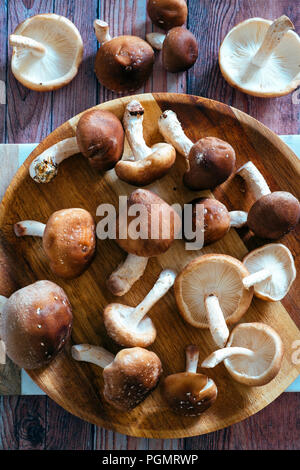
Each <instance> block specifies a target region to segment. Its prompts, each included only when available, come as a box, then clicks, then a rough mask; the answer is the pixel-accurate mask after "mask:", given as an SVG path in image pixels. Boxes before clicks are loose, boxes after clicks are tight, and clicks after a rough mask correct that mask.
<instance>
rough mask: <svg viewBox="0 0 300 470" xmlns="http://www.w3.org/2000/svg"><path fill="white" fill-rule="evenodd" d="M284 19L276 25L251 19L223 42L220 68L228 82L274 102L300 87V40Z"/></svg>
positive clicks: (220, 53)
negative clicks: (275, 99)
mask: <svg viewBox="0 0 300 470" xmlns="http://www.w3.org/2000/svg"><path fill="white" fill-rule="evenodd" d="M292 29H294V25H293V23H292V22H291V20H290V19H289V18H288V17H287V16H285V15H283V16H281V17H280V18H277V20H275V21H273V22H272V21H269V20H265V19H263V18H249V19H248V20H245V21H242V22H241V23H239V24H238V25H236V26H235V27H234V28H233V29H232V30H231V31H229V33H228V34H227V36H226V37H225V39H224V40H223V42H222V44H221V47H220V51H219V65H220V69H221V72H222V75H223V77H224V78H225V80H227V82H228V83H229V84H230V85H231V86H233V87H235V88H237V89H238V90H240V91H243V92H244V93H248V94H249V95H254V96H259V97H263V98H265V97H266V98H271V97H276V96H282V95H286V94H288V93H291V92H292V91H293V90H295V89H296V88H297V87H298V86H299V84H300V74H299V64H300V38H299V36H298V35H297V34H296V33H295V32H294V31H292Z"/></svg>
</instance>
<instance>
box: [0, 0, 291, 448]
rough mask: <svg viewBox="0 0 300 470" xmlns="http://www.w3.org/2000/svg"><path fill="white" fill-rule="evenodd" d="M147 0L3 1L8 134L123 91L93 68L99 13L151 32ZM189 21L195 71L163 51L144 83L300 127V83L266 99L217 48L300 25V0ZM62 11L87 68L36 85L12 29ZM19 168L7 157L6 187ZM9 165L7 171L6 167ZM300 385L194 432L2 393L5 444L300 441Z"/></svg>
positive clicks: (206, 5) (34, 130) (40, 132)
mask: <svg viewBox="0 0 300 470" xmlns="http://www.w3.org/2000/svg"><path fill="white" fill-rule="evenodd" d="M145 4H146V0H99V1H97V0H6V1H4V0H2V2H1V6H0V44H1V47H0V139H1V140H0V142H7V143H23V142H38V141H40V140H42V139H43V138H44V137H45V136H46V135H47V134H49V133H50V132H51V131H52V130H53V129H55V128H56V127H57V126H59V125H60V124H61V123H63V122H64V121H66V120H67V119H68V118H70V117H71V116H73V115H75V114H77V113H79V112H80V111H82V110H84V109H86V108H89V107H91V106H93V105H95V104H97V103H100V102H102V101H106V100H110V99H112V98H114V97H115V95H114V94H113V93H112V92H110V91H108V90H106V89H104V88H103V87H101V86H100V85H99V84H98V83H97V80H96V77H95V75H94V72H93V62H94V55H95V52H96V50H97V42H96V39H95V37H94V34H93V28H92V23H93V20H94V19H95V18H96V17H98V18H101V19H104V20H106V21H108V22H109V23H110V25H111V31H112V33H113V35H118V34H124V33H125V34H135V35H139V36H141V37H145V33H146V32H150V31H151V30H152V25H151V22H150V21H149V19H148V18H146V7H145ZM188 6H189V18H188V26H189V28H190V29H191V31H193V33H194V34H195V35H196V37H197V38H198V41H199V58H198V61H197V63H196V64H195V66H194V68H193V69H191V70H190V71H189V72H188V73H186V74H180V75H177V74H175V75H171V74H169V75H167V74H166V73H165V72H163V71H162V68H161V64H160V59H159V57H157V60H156V64H155V67H154V73H153V76H152V78H151V79H150V80H149V82H148V83H147V84H146V85H145V87H144V88H143V89H142V90H139V92H143V91H145V92H147V91H173V92H183V93H185V92H186V93H190V94H195V95H201V96H205V97H208V98H213V99H216V100H220V101H224V102H225V103H228V104H230V105H232V106H235V107H237V108H239V109H241V110H243V111H245V112H247V113H249V114H250V115H251V116H253V117H255V118H256V119H259V120H260V121H262V122H263V123H264V124H266V125H267V126H269V127H270V128H271V129H272V130H273V131H275V132H276V133H278V134H297V133H300V93H299V94H298V93H297V92H294V93H293V94H292V95H288V96H287V97H283V98H278V99H258V98H257V99H256V98H253V97H250V96H247V95H244V94H242V93H239V92H237V91H235V90H234V89H233V88H231V87H230V86H229V85H227V83H226V82H225V81H224V80H223V78H222V76H221V74H220V71H219V67H218V63H217V54H218V48H219V45H220V42H221V40H222V39H223V37H224V36H225V34H226V33H227V31H228V30H229V29H230V28H231V27H232V26H234V25H235V24H236V23H238V22H239V21H242V20H243V19H246V18H248V17H254V16H261V17H264V18H268V19H275V18H276V17H278V16H280V15H282V14H283V13H285V14H287V15H288V16H289V17H290V18H291V20H292V21H293V22H294V24H295V28H296V30H297V31H298V33H300V2H299V1H295V0H276V1H275V0H188ZM49 12H55V13H58V14H61V15H64V16H66V17H68V18H69V19H70V20H72V21H74V23H75V24H76V26H77V27H78V29H79V30H80V33H81V35H82V37H83V41H84V45H85V54H84V61H83V63H82V65H81V67H80V70H79V73H78V75H77V77H76V78H75V79H74V80H73V81H72V83H71V84H70V85H68V86H67V87H65V88H63V89H61V90H58V91H56V92H53V93H36V92H32V91H30V90H28V89H26V88H24V87H23V86H22V85H20V83H18V82H17V81H16V80H15V79H14V77H13V76H12V74H11V71H10V66H9V63H10V54H11V49H10V47H8V48H7V47H6V44H7V36H8V35H9V34H10V33H11V32H12V31H13V30H14V29H15V27H16V26H17V24H18V23H20V22H21V21H23V20H24V19H25V18H27V17H29V16H32V15H35V14H37V13H49ZM16 169H17V161H14V159H13V158H12V157H10V158H9V159H8V161H7V162H6V164H5V167H1V175H2V178H1V179H0V192H2V191H3V190H4V189H5V187H6V186H7V185H8V183H9V181H10V179H11V178H12V176H13V174H14V172H15V171H16ZM3 174H5V177H4V176H3ZM299 410H300V393H285V394H283V395H281V397H280V398H278V399H277V400H276V401H275V402H274V403H272V404H271V405H270V406H268V407H267V408H266V409H264V410H263V411H261V412H260V413H258V414H257V415H255V416H253V417H251V418H250V419H248V420H246V421H244V422H241V423H239V424H236V425H234V426H232V427H230V428H227V429H224V430H222V431H219V432H216V433H212V434H208V435H205V436H200V437H194V438H189V439H174V440H158V439H135V438H132V437H126V436H123V435H121V434H117V433H113V432H110V431H106V430H104V429H101V428H97V427H96V426H93V425H91V424H88V423H86V422H83V421H81V420H79V419H78V418H75V417H74V416H72V415H70V414H68V413H67V412H65V411H64V410H63V409H62V408H60V407H58V406H57V405H56V404H55V403H54V402H53V401H51V400H50V399H49V398H47V397H1V398H0V449H64V450H67V449H86V450H87V449H154V450H156V449H157V450H159V449H299V447H300V430H299V419H300V415H299V413H300V412H299Z"/></svg>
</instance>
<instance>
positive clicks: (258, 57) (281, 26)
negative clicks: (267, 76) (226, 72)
mask: <svg viewBox="0 0 300 470" xmlns="http://www.w3.org/2000/svg"><path fill="white" fill-rule="evenodd" d="M290 29H295V28H294V25H293V23H292V22H291V20H290V19H289V18H288V17H287V16H285V15H282V16H280V18H277V20H275V21H273V23H272V24H271V25H270V26H269V28H268V30H267V33H266V35H265V37H264V40H263V43H262V45H261V46H260V48H259V49H258V51H257V52H256V54H255V55H254V57H253V58H252V61H251V62H252V64H254V65H256V66H257V67H262V66H263V65H265V63H266V61H267V60H268V59H269V57H270V56H271V55H272V52H273V50H274V49H275V48H276V47H277V46H278V44H279V43H280V41H281V40H282V38H283V36H284V35H285V33H286V32H287V31H289V30H290Z"/></svg>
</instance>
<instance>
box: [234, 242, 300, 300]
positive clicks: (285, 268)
mask: <svg viewBox="0 0 300 470" xmlns="http://www.w3.org/2000/svg"><path fill="white" fill-rule="evenodd" d="M243 263H244V265H245V266H246V268H247V269H248V271H249V273H250V274H253V273H256V272H258V271H260V270H261V269H267V270H268V271H270V273H272V276H271V277H269V278H267V279H265V280H264V281H261V282H259V283H258V284H255V285H254V294H255V295H256V297H260V298H261V299H264V300H269V301H277V300H281V299H283V298H284V297H285V296H286V294H287V293H288V291H289V290H290V287H291V285H292V284H293V282H294V280H295V279H296V275H297V272H296V268H295V263H294V258H293V256H292V254H291V252H290V250H289V249H288V248H287V247H286V246H284V245H282V244H281V243H271V244H269V245H264V246H262V247H260V248H256V250H253V251H251V252H250V253H248V255H247V256H246V257H245V258H244V260H243Z"/></svg>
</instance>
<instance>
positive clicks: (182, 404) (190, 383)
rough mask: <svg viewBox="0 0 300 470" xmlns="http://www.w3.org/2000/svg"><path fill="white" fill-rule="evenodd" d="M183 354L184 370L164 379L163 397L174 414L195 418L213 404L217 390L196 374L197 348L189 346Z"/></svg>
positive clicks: (204, 376) (203, 377)
mask: <svg viewBox="0 0 300 470" xmlns="http://www.w3.org/2000/svg"><path fill="white" fill-rule="evenodd" d="M185 352H186V370H185V372H180V373H177V374H172V375H169V376H168V377H166V378H165V380H164V381H163V384H162V387H163V396H164V398H165V400H166V402H167V403H168V405H169V407H170V409H171V410H172V411H174V412H175V413H177V414H180V415H183V416H194V417H196V416H200V415H201V414H202V413H204V411H206V410H207V409H208V408H210V407H211V406H212V405H213V404H214V402H215V401H216V399H217V395H218V389H217V386H216V384H215V382H214V381H213V380H212V379H211V378H209V377H207V375H204V374H199V373H197V366H198V360H199V348H198V347H197V346H195V345H194V344H190V345H189V346H187V348H186V350H185Z"/></svg>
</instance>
